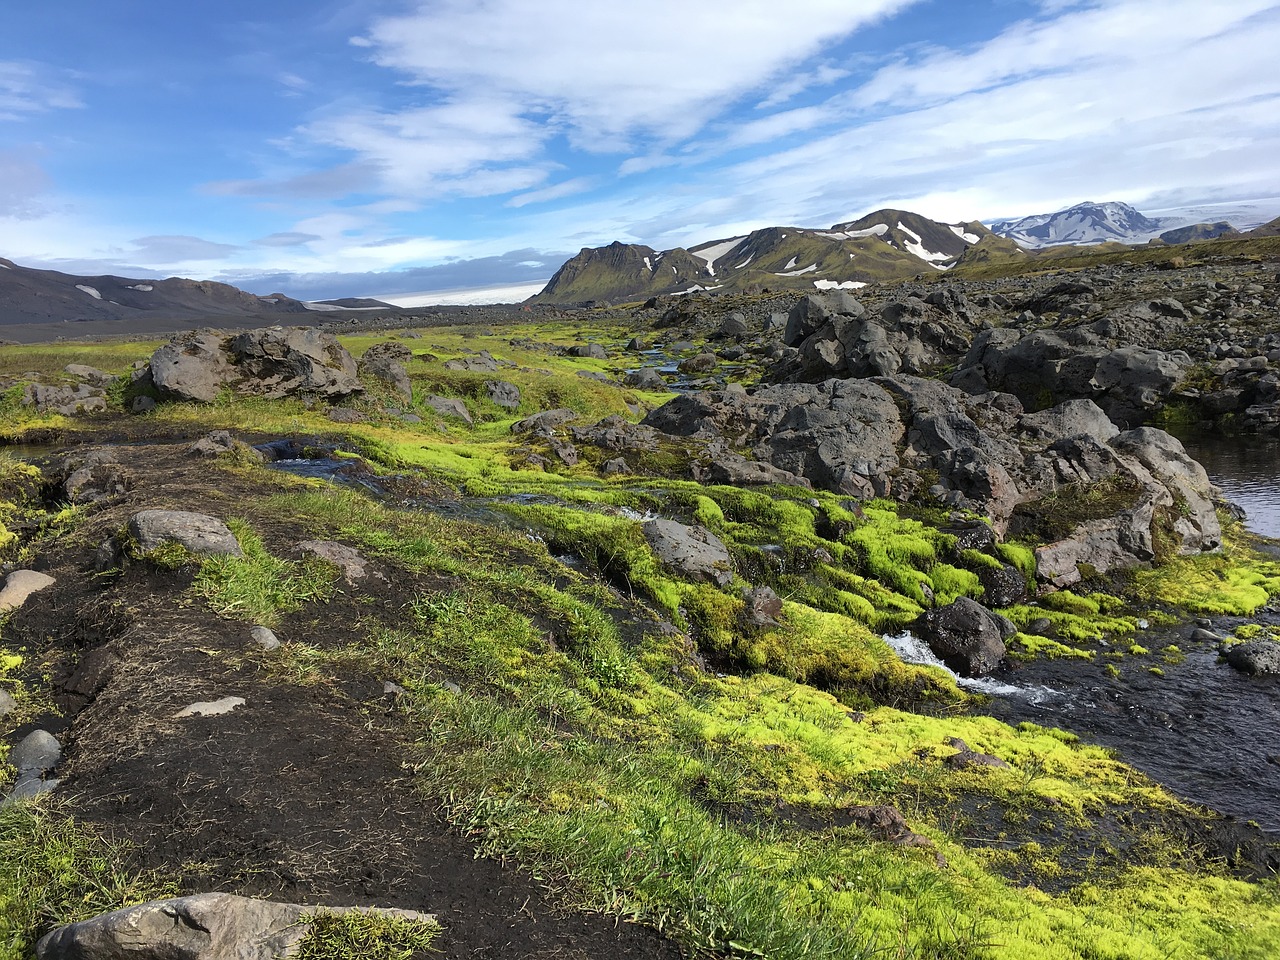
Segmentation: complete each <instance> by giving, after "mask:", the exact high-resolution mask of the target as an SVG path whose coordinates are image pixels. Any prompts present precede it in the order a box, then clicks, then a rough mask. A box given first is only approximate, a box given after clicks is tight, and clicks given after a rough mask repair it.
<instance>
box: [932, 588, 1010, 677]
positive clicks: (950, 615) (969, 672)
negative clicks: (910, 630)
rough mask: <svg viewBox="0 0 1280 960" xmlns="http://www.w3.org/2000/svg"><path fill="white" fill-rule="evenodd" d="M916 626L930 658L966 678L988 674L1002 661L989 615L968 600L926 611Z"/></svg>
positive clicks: (997, 635) (1001, 647)
mask: <svg viewBox="0 0 1280 960" xmlns="http://www.w3.org/2000/svg"><path fill="white" fill-rule="evenodd" d="M917 626H918V628H919V630H920V634H921V636H922V637H923V638H924V640H925V641H926V642H927V643H928V644H929V648H930V649H931V650H932V651H933V652H934V654H936V655H937V657H938V658H939V659H940V660H942V661H943V662H944V663H945V664H946V665H947V666H949V667H950V668H951V669H952V670H954V671H955V672H956V673H959V674H962V675H964V676H966V677H980V676H982V675H984V674H987V673H990V672H991V671H992V670H994V669H995V668H996V666H997V665H998V664H999V663H1000V660H1001V658H1002V657H1004V654H1005V647H1004V640H1003V639H1002V638H1001V631H1000V625H999V624H998V623H997V622H996V621H995V619H994V617H993V616H992V614H991V611H989V610H987V609H986V608H985V607H983V606H982V605H981V604H979V603H976V602H975V601H973V600H970V599H969V598H968V597H961V598H959V599H958V600H956V601H954V602H953V603H949V604H947V605H946V606H945V607H938V608H936V609H933V610H929V611H926V612H925V614H924V616H923V617H921V618H920V620H919V621H917Z"/></svg>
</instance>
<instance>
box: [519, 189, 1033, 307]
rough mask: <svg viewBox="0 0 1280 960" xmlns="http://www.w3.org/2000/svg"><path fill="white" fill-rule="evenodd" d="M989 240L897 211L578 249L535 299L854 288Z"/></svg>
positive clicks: (954, 256)
mask: <svg viewBox="0 0 1280 960" xmlns="http://www.w3.org/2000/svg"><path fill="white" fill-rule="evenodd" d="M991 241H997V242H999V243H1004V242H1005V241H998V240H997V238H995V237H993V236H992V235H991V232H990V231H989V230H987V228H986V227H984V226H983V225H982V224H981V223H978V222H976V221H974V222H970V223H939V222H937V221H935V220H930V219H928V218H927V217H922V216H920V215H919V214H915V213H911V212H909V211H905V210H877V211H876V212H875V213H871V214H868V215H867V216H865V217H863V218H862V219H860V220H854V221H850V222H848V223H837V224H835V225H834V226H832V227H831V228H830V229H829V230H821V229H813V228H809V227H766V228H764V229H762V230H755V231H753V232H751V233H749V234H747V235H745V236H739V237H727V238H722V239H717V240H710V241H705V242H702V243H697V244H694V245H693V246H691V247H689V248H687V249H684V248H680V247H677V248H675V249H673V250H663V251H656V250H654V249H652V248H651V247H647V246H642V245H639V244H624V243H612V244H610V245H608V246H607V247H595V248H585V249H583V250H582V251H581V252H580V253H579V254H578V255H577V256H576V257H573V258H571V259H570V260H568V261H567V262H566V263H565V264H564V265H563V266H562V267H561V268H560V269H559V270H558V271H556V274H555V276H553V277H552V278H551V280H550V282H549V283H548V284H547V286H546V288H545V289H544V290H543V291H542V293H540V294H538V296H537V297H535V298H534V300H535V301H536V302H539V303H570V302H581V301H587V300H599V299H609V300H617V299H626V298H643V297H649V296H653V295H655V294H668V293H690V292H694V291H698V290H724V291H742V290H748V289H761V290H762V289H770V290H788V289H790V290H803V291H807V292H810V293H812V292H814V291H816V290H857V289H858V288H860V287H865V286H866V285H867V284H868V283H875V282H877V281H884V280H907V279H911V278H912V277H916V276H919V275H921V274H929V273H935V272H941V271H944V270H948V269H950V268H951V267H952V266H954V265H955V264H956V263H957V261H959V260H960V258H961V257H962V256H963V255H964V254H965V253H966V252H967V251H969V250H970V249H971V248H974V247H977V246H978V245H979V244H982V245H983V246H984V247H985V246H988V245H989V244H990V242H991ZM1008 246H1009V247H1010V248H1012V247H1013V245H1012V244H1009V245H1008ZM1015 252H1016V248H1015Z"/></svg>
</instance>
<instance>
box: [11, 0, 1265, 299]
mask: <svg viewBox="0 0 1280 960" xmlns="http://www.w3.org/2000/svg"><path fill="white" fill-rule="evenodd" d="M5 19H6V23H5V30H4V33H3V39H0V255H3V256H6V257H9V258H11V259H13V260H15V261H17V262H19V263H23V264H27V265H32V266H44V267H50V268H54V269H60V270H65V271H67V272H72V273H84V274H95V273H118V274H125V275H128V276H135V277H153V276H170V275H180V276H192V277H201V278H213V279H221V280H227V281H229V282H233V283H237V284H238V285H240V286H244V287H246V288H247V289H250V290H252V291H254V292H257V293H268V292H274V291H276V290H282V291H283V292H286V293H291V294H294V295H298V296H306V297H323V296H342V295H360V294H377V293H395V292H401V291H407V290H425V289H435V288H443V287H462V286H480V285H484V284H489V283H500V282H508V281H518V280H533V279H539V278H545V277H548V276H549V275H550V274H551V273H552V272H553V271H554V269H555V268H556V267H557V266H559V264H560V262H562V261H563V259H564V258H565V257H566V256H568V255H571V254H572V253H575V252H576V251H577V250H578V249H579V248H580V247H583V246H597V245H600V244H604V243H608V242H610V241H613V240H623V241H627V242H639V243H648V244H650V245H652V246H654V247H657V248H667V247H672V246H677V245H690V244H693V243H697V242H700V241H706V240H711V239H715V238H717V237H727V236H733V235H737V234H739V233H743V232H745V231H747V230H750V229H754V228H756V227H762V226H769V225H775V224H780V225H796V226H827V225H830V224H831V223H835V222H837V221H840V220H847V219H852V218H854V217H856V216H859V215H862V214H864V213H867V212H870V211H871V210H874V209H876V208H878V207H882V206H894V207H900V208H905V209H910V210H914V211H916V212H919V213H922V214H925V215H926V216H931V217H934V218H936V219H940V220H948V221H959V220H971V219H987V220H989V219H992V218H996V217H1003V216H1019V215H1024V214H1030V213H1039V212H1048V211H1051V210H1055V209H1060V208H1061V207H1064V206H1067V205H1070V204H1071V203H1075V202H1079V201H1081V200H1087V199H1094V200H1125V201H1128V202H1130V203H1133V204H1134V205H1136V206H1138V208H1139V209H1141V210H1143V212H1151V211H1152V210H1155V209H1159V208H1165V207H1172V206H1182V205H1187V204H1193V203H1210V202H1214V201H1229V200H1239V199H1245V198H1258V197H1277V196H1280V163H1278V162H1277V160H1276V158H1277V157H1280V119H1277V118H1280V69H1277V68H1276V66H1275V62H1276V52H1275V51H1277V50H1280V3H1272V2H1263V0H1231V2H1210V0H1041V2H1016V0H985V2H981V0H975V2H963V0H786V2H778V0H763V2H758V0H738V2H736V3H727V4H726V3H707V2H698V0H693V2H690V0H680V2H676V0H648V2H646V3H644V4H629V3H628V4H623V3H605V2H599V0H539V2H537V3H534V2H530V0H426V2H421V0H420V2H381V0H365V2H358V3H357V2H340V0H332V2H324V0H309V2H299V0H273V2H262V0H258V2H254V3H249V2H243V0H220V2H218V3H190V4H176V3H173V2H172V0H168V2H164V3H160V2H153V0H95V2H88V0H56V2H50V3H44V4H15V5H12V8H11V9H9V10H6V17H5Z"/></svg>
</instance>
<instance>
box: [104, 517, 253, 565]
mask: <svg viewBox="0 0 1280 960" xmlns="http://www.w3.org/2000/svg"><path fill="white" fill-rule="evenodd" d="M129 534H130V535H131V536H132V537H133V538H134V540H135V541H137V544H138V552H139V553H140V554H142V555H143V556H146V555H147V554H148V553H150V552H151V551H153V550H155V549H156V548H157V547H160V546H162V545H164V544H166V543H177V544H179V545H180V546H183V547H185V548H186V549H188V550H190V551H191V552H192V553H197V554H226V555H229V556H232V557H242V556H244V553H243V551H242V550H241V549H240V544H239V543H237V542H236V538H235V536H233V535H232V533H231V531H230V530H228V529H227V525H226V524H225V523H223V522H222V521H221V520H218V519H217V518H215V517H208V516H205V515H204V514H201V513H188V512H186V511H183V510H141V511H139V512H138V513H135V514H134V515H133V516H132V517H130V518H129Z"/></svg>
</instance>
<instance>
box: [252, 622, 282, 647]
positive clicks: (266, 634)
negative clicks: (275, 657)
mask: <svg viewBox="0 0 1280 960" xmlns="http://www.w3.org/2000/svg"><path fill="white" fill-rule="evenodd" d="M249 638H250V639H251V640H252V641H253V642H254V643H256V644H257V645H258V646H260V647H261V648H262V649H263V650H277V649H279V647H280V640H279V638H278V637H277V636H276V635H275V634H274V633H272V632H271V631H270V630H269V629H267V628H266V627H254V628H253V629H252V630H250V631H249Z"/></svg>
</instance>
